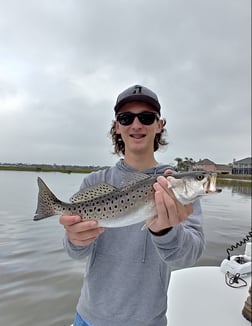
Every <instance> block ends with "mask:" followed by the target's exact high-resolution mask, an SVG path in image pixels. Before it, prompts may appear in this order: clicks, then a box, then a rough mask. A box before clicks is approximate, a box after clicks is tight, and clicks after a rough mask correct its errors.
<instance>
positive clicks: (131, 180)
mask: <svg viewBox="0 0 252 326" xmlns="http://www.w3.org/2000/svg"><path fill="white" fill-rule="evenodd" d="M151 177H152V176H151V175H149V174H146V173H142V172H127V173H125V175H124V177H123V179H122V181H121V188H120V189H121V190H123V189H127V188H129V187H131V186H133V185H135V184H137V183H138V182H141V181H144V180H147V179H149V178H151Z"/></svg>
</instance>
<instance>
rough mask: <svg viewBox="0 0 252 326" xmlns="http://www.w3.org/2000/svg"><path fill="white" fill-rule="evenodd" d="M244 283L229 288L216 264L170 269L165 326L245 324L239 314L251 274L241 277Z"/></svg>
mask: <svg viewBox="0 0 252 326" xmlns="http://www.w3.org/2000/svg"><path fill="white" fill-rule="evenodd" d="M243 278H244V280H245V281H246V282H247V285H246V286H244V287H239V288H232V287H230V286H228V285H227V284H226V282H225V274H224V273H223V272H222V271H221V270H220V267H219V266H217V267H215V266H201V267H192V268H186V269H182V270H178V271H174V272H172V276H171V282H170V285H169V291H168V311H167V318H168V325H169V326H184V325H188V326H202V325H204V326H213V325H214V326H227V325H228V326H248V325H251V323H250V322H249V321H248V320H247V319H245V318H244V317H243V315H242V309H243V307H244V304H245V301H246V299H247V297H248V295H249V293H248V291H249V287H250V285H251V274H250V275H248V276H247V277H243Z"/></svg>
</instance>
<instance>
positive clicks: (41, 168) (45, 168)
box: [0, 165, 104, 173]
mask: <svg viewBox="0 0 252 326" xmlns="http://www.w3.org/2000/svg"><path fill="white" fill-rule="evenodd" d="M100 169H104V167H92V166H91V167H88V166H87V167H85V166H83V167H81V166H64V165H62V166H61V165H54V166H53V165H52V166H49V165H20V166H19V165H13V166H12V165H0V171H1V170H2V171H21V172H60V173H90V172H93V171H97V170H100Z"/></svg>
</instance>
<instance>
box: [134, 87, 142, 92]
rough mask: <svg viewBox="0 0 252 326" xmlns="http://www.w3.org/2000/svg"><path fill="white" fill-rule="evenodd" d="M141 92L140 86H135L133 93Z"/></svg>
mask: <svg viewBox="0 0 252 326" xmlns="http://www.w3.org/2000/svg"><path fill="white" fill-rule="evenodd" d="M137 93H138V94H141V93H142V86H135V89H134V91H133V94H137Z"/></svg>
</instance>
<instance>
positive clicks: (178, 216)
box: [149, 176, 193, 233]
mask: <svg viewBox="0 0 252 326" xmlns="http://www.w3.org/2000/svg"><path fill="white" fill-rule="evenodd" d="M169 178H172V176H171V177H170V176H169V177H167V178H165V177H162V176H160V177H158V178H157V182H156V183H155V184H154V185H153V187H154V189H155V202H156V208H157V216H156V217H155V218H154V220H153V221H151V222H150V226H149V229H150V230H151V231H152V232H154V233H159V232H161V231H162V230H164V229H167V228H170V227H173V226H175V225H177V224H179V223H181V222H183V221H185V220H186V219H187V218H188V216H189V215H190V214H191V213H192V212H193V206H192V204H189V205H182V204H181V203H180V202H179V201H178V200H177V199H176V198H175V196H174V194H173V192H172V190H171V189H168V181H167V180H169Z"/></svg>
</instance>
